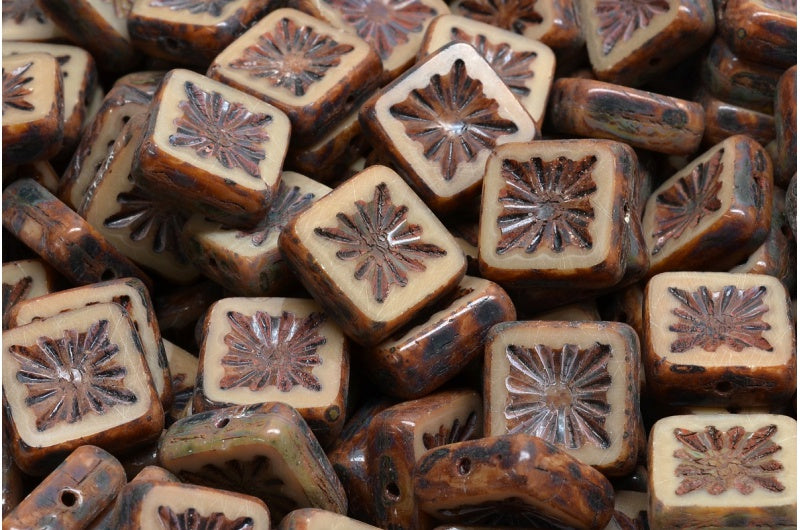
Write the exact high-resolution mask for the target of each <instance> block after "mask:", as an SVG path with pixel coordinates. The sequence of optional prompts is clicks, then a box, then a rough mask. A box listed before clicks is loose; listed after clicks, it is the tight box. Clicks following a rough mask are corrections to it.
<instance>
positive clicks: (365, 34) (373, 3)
mask: <svg viewBox="0 0 800 530" xmlns="http://www.w3.org/2000/svg"><path fill="white" fill-rule="evenodd" d="M324 1H325V2H326V3H328V4H330V5H331V6H332V7H333V8H334V9H336V10H337V11H338V12H339V13H340V14H341V17H342V20H344V22H345V24H347V25H349V26H352V27H353V28H354V29H355V30H356V34H358V36H359V37H361V38H362V39H364V40H365V41H366V42H367V44H369V45H370V46H372V47H373V48H374V49H375V51H376V52H378V55H380V57H381V59H382V60H384V61H385V60H386V59H388V58H389V56H390V55H391V54H392V52H393V51H394V49H395V48H396V47H397V46H400V45H401V44H405V43H407V42H408V39H409V33H421V32H422V31H423V30H424V29H425V22H427V21H429V20H432V19H433V17H435V16H436V15H437V14H438V13H437V12H436V10H434V9H433V8H432V7H430V6H427V5H425V4H424V3H422V2H421V1H420V0H324Z"/></svg>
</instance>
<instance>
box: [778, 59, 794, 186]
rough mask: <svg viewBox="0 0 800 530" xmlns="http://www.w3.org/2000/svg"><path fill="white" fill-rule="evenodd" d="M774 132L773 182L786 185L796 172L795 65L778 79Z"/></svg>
mask: <svg viewBox="0 0 800 530" xmlns="http://www.w3.org/2000/svg"><path fill="white" fill-rule="evenodd" d="M775 133H776V134H775V136H776V139H777V140H778V157H777V159H776V160H775V183H776V184H777V185H778V186H784V187H786V186H788V185H789V180H790V179H791V178H792V175H794V174H795V173H796V172H797V65H795V66H793V67H791V68H789V69H788V70H786V72H784V73H783V75H782V76H781V78H780V80H779V81H778V90H777V93H776V95H775Z"/></svg>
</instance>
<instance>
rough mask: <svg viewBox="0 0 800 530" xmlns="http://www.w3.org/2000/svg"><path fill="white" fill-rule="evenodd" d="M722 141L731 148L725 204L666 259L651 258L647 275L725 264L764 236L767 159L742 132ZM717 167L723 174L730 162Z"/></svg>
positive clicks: (768, 174) (751, 248) (768, 207)
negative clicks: (729, 201) (730, 189)
mask: <svg viewBox="0 0 800 530" xmlns="http://www.w3.org/2000/svg"><path fill="white" fill-rule="evenodd" d="M728 142H729V143H726V144H725V146H724V147H725V149H731V148H732V149H731V150H732V151H733V152H734V158H733V162H732V164H731V165H732V167H733V169H732V171H733V176H732V177H731V178H732V179H733V190H734V191H733V193H734V197H733V203H732V204H731V207H730V208H729V210H728V211H727V212H725V213H723V214H722V215H721V216H720V217H719V218H718V219H717V220H716V221H715V222H714V223H713V224H712V225H711V226H710V227H708V229H707V230H705V231H704V232H703V233H699V234H695V236H694V237H693V238H691V240H687V241H685V242H684V243H683V244H682V245H680V247H678V248H675V249H674V250H673V251H672V252H671V253H670V255H669V257H668V258H667V259H664V260H662V261H661V262H660V263H658V264H655V263H653V264H651V267H650V270H649V272H648V273H647V277H648V278H652V277H653V276H655V275H656V274H658V273H660V272H666V271H671V270H728V269H730V268H732V267H734V266H736V265H737V264H738V263H740V262H741V261H742V260H744V259H746V258H747V256H749V255H750V254H752V253H753V252H754V251H755V250H756V249H757V248H758V247H759V246H760V245H761V244H762V243H763V242H764V240H765V239H766V238H767V234H768V233H769V227H770V222H771V220H770V216H769V215H764V212H771V211H772V161H771V160H770V157H769V155H767V152H766V151H765V150H764V148H763V147H761V146H760V145H759V144H758V143H757V142H756V141H755V140H753V139H751V138H749V137H747V136H743V135H737V136H735V137H732V138H730V139H728ZM731 144H733V145H731ZM717 145H719V144H717ZM723 171H724V174H723V175H722V176H721V177H720V178H729V177H727V175H726V174H727V173H728V172H729V171H731V168H730V167H729V168H724V169H723ZM734 210H735V211H734Z"/></svg>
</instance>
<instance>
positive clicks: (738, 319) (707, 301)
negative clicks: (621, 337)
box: [669, 285, 772, 353]
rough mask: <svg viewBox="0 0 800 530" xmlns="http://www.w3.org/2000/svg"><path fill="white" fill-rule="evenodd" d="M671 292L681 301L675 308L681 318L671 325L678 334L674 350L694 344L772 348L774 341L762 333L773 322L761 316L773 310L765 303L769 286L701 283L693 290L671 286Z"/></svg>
mask: <svg viewBox="0 0 800 530" xmlns="http://www.w3.org/2000/svg"><path fill="white" fill-rule="evenodd" d="M669 293H670V294H671V295H672V296H674V297H675V298H677V299H678V300H679V301H680V303H681V305H680V306H679V307H677V308H675V309H673V310H672V314H673V315H675V316H677V317H678V318H679V319H680V320H679V321H678V322H677V323H675V324H671V325H670V326H669V330H670V331H672V332H675V333H677V334H678V338H677V339H675V340H674V341H673V342H672V344H671V345H670V351H671V352H673V353H682V352H685V351H687V350H691V349H692V348H698V347H699V348H703V349H704V350H705V351H707V352H714V351H717V348H719V347H720V346H727V347H728V348H731V349H733V350H734V351H737V352H739V351H742V350H743V349H745V348H747V347H752V348H758V349H760V350H764V351H768V352H770V351H772V345H771V344H770V343H769V342H768V341H767V339H765V338H764V337H762V336H761V333H762V332H764V331H767V330H768V329H770V325H769V324H767V323H766V322H764V321H763V320H761V317H762V315H764V314H765V313H767V312H768V311H769V307H767V305H766V304H765V303H764V300H763V298H764V295H765V294H766V293H767V288H766V287H764V286H763V285H762V286H760V287H750V288H748V289H739V288H737V287H736V286H734V285H727V286H725V288H723V289H722V290H721V291H709V290H708V288H707V287H700V288H698V289H697V290H695V291H693V292H691V293H690V292H688V291H684V290H683V289H678V288H677V287H670V288H669Z"/></svg>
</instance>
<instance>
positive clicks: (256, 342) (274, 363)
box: [219, 311, 326, 392]
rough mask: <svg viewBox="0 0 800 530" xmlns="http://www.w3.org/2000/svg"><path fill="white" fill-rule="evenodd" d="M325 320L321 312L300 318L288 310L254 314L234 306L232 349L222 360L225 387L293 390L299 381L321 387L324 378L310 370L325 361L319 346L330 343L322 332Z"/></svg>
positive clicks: (230, 314) (228, 342)
mask: <svg viewBox="0 0 800 530" xmlns="http://www.w3.org/2000/svg"><path fill="white" fill-rule="evenodd" d="M324 321H325V315H323V314H322V313H312V314H310V315H309V316H307V317H306V318H304V319H299V318H297V317H296V316H295V314H294V313H290V312H288V311H284V312H283V314H282V315H281V316H280V317H274V316H271V315H270V314H269V313H266V312H264V311H256V313H255V315H252V316H250V315H243V314H242V313H239V312H237V311H229V312H228V322H230V326H231V331H230V333H228V334H227V335H225V345H226V346H227V347H228V352H227V353H226V354H225V355H224V356H223V357H222V361H221V363H222V366H223V368H224V371H225V373H224V375H223V377H222V379H221V380H220V384H219V386H220V388H222V389H223V390H228V389H230V388H236V387H247V388H249V389H250V390H252V391H254V392H255V391H259V390H262V389H263V388H264V387H266V386H274V387H277V388H278V390H280V391H281V392H289V391H290V390H291V389H292V388H294V386H295V385H300V386H302V387H303V388H307V389H308V390H313V391H317V392H318V391H320V390H321V389H322V383H321V382H320V380H319V379H317V377H315V376H314V375H313V374H312V373H311V372H312V370H313V369H314V367H315V366H319V365H320V364H322V359H321V358H320V357H319V355H318V354H317V349H318V348H319V347H321V346H322V345H323V344H325V342H326V339H325V337H323V336H322V335H320V334H319V327H320V326H321V325H322V323H323V322H324Z"/></svg>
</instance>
